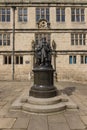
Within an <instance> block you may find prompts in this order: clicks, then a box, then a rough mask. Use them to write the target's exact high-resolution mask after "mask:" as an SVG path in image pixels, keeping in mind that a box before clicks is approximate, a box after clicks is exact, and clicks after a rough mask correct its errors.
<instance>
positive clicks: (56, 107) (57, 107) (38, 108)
mask: <svg viewBox="0 0 87 130" xmlns="http://www.w3.org/2000/svg"><path fill="white" fill-rule="evenodd" d="M65 109H66V105H65V104H63V103H58V104H52V105H43V106H42V105H34V104H27V103H25V104H24V105H23V106H22V110H23V111H27V112H33V113H50V112H58V111H62V110H65Z"/></svg>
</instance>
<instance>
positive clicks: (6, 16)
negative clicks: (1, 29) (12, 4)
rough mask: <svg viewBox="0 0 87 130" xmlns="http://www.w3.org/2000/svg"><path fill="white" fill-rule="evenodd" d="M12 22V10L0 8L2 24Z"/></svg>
mask: <svg viewBox="0 0 87 130" xmlns="http://www.w3.org/2000/svg"><path fill="white" fill-rule="evenodd" d="M10 20H11V10H10V8H6V7H2V8H0V22H3V23H4V22H10Z"/></svg>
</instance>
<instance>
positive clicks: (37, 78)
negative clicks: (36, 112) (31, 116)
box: [29, 67, 57, 98]
mask: <svg viewBox="0 0 87 130" xmlns="http://www.w3.org/2000/svg"><path fill="white" fill-rule="evenodd" d="M33 72H34V85H33V86H32V87H31V89H30V91H29V95H30V96H33V97H36V98H51V97H54V96H56V95H57V89H56V87H54V81H53V74H54V70H53V68H51V67H50V68H48V67H37V68H34V69H33Z"/></svg>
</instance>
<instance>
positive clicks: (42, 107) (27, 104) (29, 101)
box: [11, 95, 78, 114]
mask: <svg viewBox="0 0 87 130" xmlns="http://www.w3.org/2000/svg"><path fill="white" fill-rule="evenodd" d="M11 108H12V110H23V111H26V112H30V113H40V114H43V113H45V114H47V113H52V112H58V111H63V110H66V109H77V108H78V106H77V105H76V104H75V103H74V102H73V101H72V100H71V99H70V98H69V97H68V96H67V95H60V96H55V97H52V98H45V99H43V98H35V97H31V96H29V97H25V96H23V95H22V96H21V97H19V98H18V99H17V100H16V101H15V102H14V103H13V104H12V107H11Z"/></svg>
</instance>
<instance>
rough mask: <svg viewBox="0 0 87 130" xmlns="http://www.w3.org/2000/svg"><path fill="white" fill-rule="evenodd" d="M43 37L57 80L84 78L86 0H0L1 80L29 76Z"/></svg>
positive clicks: (86, 72) (86, 61)
mask: <svg viewBox="0 0 87 130" xmlns="http://www.w3.org/2000/svg"><path fill="white" fill-rule="evenodd" d="M41 37H46V40H47V42H48V43H49V44H50V45H51V46H52V48H53V50H54V51H53V55H52V64H53V67H54V69H55V78H56V79H58V80H72V81H73V80H76V81H87V0H0V80H12V79H13V80H29V79H30V78H31V76H32V68H33V65H34V60H35V58H34V53H33V50H34V46H35V45H36V44H38V42H40V39H41Z"/></svg>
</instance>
